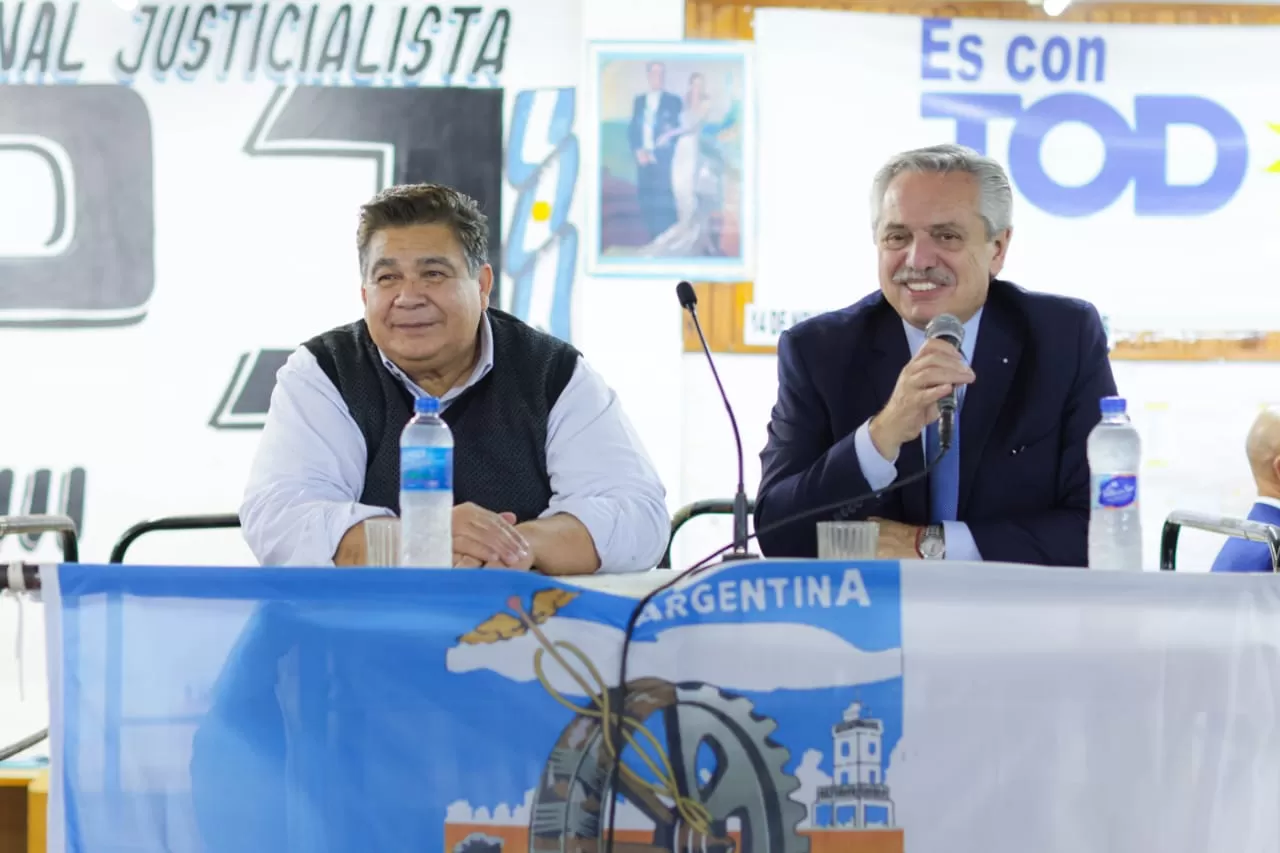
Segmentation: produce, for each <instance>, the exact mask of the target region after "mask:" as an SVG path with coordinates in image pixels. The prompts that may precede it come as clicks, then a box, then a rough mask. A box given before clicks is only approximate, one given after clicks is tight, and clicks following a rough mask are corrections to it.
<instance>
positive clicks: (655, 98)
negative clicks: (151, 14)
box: [644, 91, 662, 153]
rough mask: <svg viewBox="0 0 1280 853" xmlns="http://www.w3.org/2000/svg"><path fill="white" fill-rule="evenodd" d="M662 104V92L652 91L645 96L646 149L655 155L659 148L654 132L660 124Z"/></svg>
mask: <svg viewBox="0 0 1280 853" xmlns="http://www.w3.org/2000/svg"><path fill="white" fill-rule="evenodd" d="M660 103H662V92H654V91H650V92H649V93H648V94H646V95H645V96H644V149H645V150H646V151H648V152H649V153H653V149H654V148H657V147H658V146H657V140H656V139H655V138H654V135H653V132H654V130H655V129H656V127H657V122H658V104H660Z"/></svg>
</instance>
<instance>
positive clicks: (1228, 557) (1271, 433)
mask: <svg viewBox="0 0 1280 853" xmlns="http://www.w3.org/2000/svg"><path fill="white" fill-rule="evenodd" d="M1244 450H1245V454H1246V455H1247V456H1248V457H1249V468H1250V469H1251V470H1252V471H1253V482H1254V484H1255V486H1256V487H1257V490H1258V498H1257V500H1256V501H1255V502H1254V504H1253V508H1252V509H1251V510H1249V520H1250V521H1261V522H1263V523H1264V524H1274V525H1277V526H1280V408H1268V409H1263V410H1262V412H1260V413H1259V414H1258V417H1257V418H1256V419H1254V422H1253V427H1252V428H1251V429H1250V430H1249V437H1248V439H1246V440H1245V447H1244ZM1213 571H1215V572H1269V571H1271V549H1270V548H1268V547H1267V546H1266V545H1264V544H1263V543H1261V542H1250V541H1248V540H1246V539H1237V538H1231V539H1228V540H1227V542H1226V544H1225V545H1223V546H1222V550H1221V551H1219V552H1218V558H1217V559H1216V560H1214V561H1213Z"/></svg>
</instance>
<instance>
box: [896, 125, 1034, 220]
mask: <svg viewBox="0 0 1280 853" xmlns="http://www.w3.org/2000/svg"><path fill="white" fill-rule="evenodd" d="M903 172H936V173H940V174H946V173H949V172H965V173H967V174H970V175H973V177H974V178H975V179H976V180H977V181H978V214H979V215H980V216H981V217H982V221H983V222H984V223H985V224H986V227H987V239H988V240H992V239H994V238H995V236H996V235H997V234H999V233H1000V232H1001V231H1003V230H1005V229H1006V228H1009V227H1011V226H1012V225H1013V189H1012V187H1010V186H1009V176H1008V175H1006V174H1005V171H1004V168H1003V167H1002V166H1001V165H1000V164H999V163H997V162H996V161H995V160H992V159H991V158H990V157H984V156H983V155H981V154H979V153H978V152H977V151H974V150H973V149H972V148H966V147H964V146H963V145H954V144H950V143H948V144H944V145H931V146H929V147H928V148H916V149H915V150H913V151H904V152H902V153H901V154H895V155H894V156H893V157H892V158H890V160H889V162H888V163H885V164H884V165H883V166H881V167H880V171H878V172H876V177H875V180H874V181H872V183H871V230H872V231H873V232H875V231H878V230H879V228H880V209H881V207H883V205H884V194H885V192H887V191H888V189H889V184H891V183H892V182H893V179H894V178H896V177H898V175H901V174H902V173H903Z"/></svg>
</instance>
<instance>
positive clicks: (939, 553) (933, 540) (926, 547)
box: [916, 524, 947, 560]
mask: <svg viewBox="0 0 1280 853" xmlns="http://www.w3.org/2000/svg"><path fill="white" fill-rule="evenodd" d="M942 530H943V528H942V525H941V524H930V525H929V526H928V527H922V528H920V532H919V533H917V534H916V553H917V554H919V555H920V556H921V557H922V558H923V559H925V560H941V559H942V558H943V557H945V556H946V555H947V539H946V537H945V536H944V535H943V532H942Z"/></svg>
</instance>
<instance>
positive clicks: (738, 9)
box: [685, 0, 1280, 361]
mask: <svg viewBox="0 0 1280 853" xmlns="http://www.w3.org/2000/svg"><path fill="white" fill-rule="evenodd" d="M757 8H793V9H827V10H834V11H848V12H874V13H880V14H898V15H919V16H923V17H939V18H999V19H1007V20H1029V21H1048V20H1057V21H1069V22H1092V23H1103V24H1210V25H1236V26H1240V25H1254V26H1260V25H1276V24H1280V5H1268V4H1191V3H1186V4H1184V3H1095V2H1077V3H1075V4H1073V5H1072V6H1070V7H1069V8H1068V9H1067V11H1066V12H1064V13H1063V14H1062V15H1060V16H1058V17H1057V18H1050V17H1049V16H1048V15H1046V14H1045V13H1044V12H1043V11H1042V10H1041V9H1040V7H1039V6H1032V5H1030V4H1028V3H1025V2H1020V0H997V2H961V3H938V2H932V0H899V2H887V0H764V2H760V3H754V2H742V0H736V2H735V1H734V0H687V2H686V4H685V38H688V39H730V40H740V41H753V40H754V39H755V32H754V29H753V25H752V22H753V20H754V16H755V11H756V9H757ZM1277 170H1280V165H1278V167H1277ZM696 287H697V291H698V300H699V302H698V310H699V317H700V319H701V321H702V324H703V330H704V331H705V332H706V334H707V337H708V339H709V341H710V343H711V347H712V349H713V350H714V351H716V352H733V353H770V352H773V351H774V350H773V349H772V348H771V347H759V346H748V345H746V344H745V343H744V342H743V325H744V324H743V308H744V306H746V305H748V304H750V302H751V296H752V286H751V283H750V282H739V283H733V284H724V283H719V284H717V283H704V284H699V285H697V286H696ZM724 311H731V312H735V313H734V314H733V315H732V316H729V317H725V316H723V315H721V314H719V313H718V312H724ZM685 325H686V328H685V350H686V351H687V352H695V351H698V350H700V349H701V346H700V344H699V343H698V339H697V337H696V336H694V335H693V329H692V324H691V323H689V321H688V319H687V318H686V320H685ZM713 332H714V334H713ZM1111 357H1112V358H1113V359H1120V360H1141V361H1223V360H1226V361H1235V360H1239V361H1280V333H1274V332H1267V331H1259V332H1258V333H1257V334H1256V335H1254V336H1249V337H1241V336H1237V335H1231V336H1213V335H1206V336H1205V337H1204V338H1201V339H1199V340H1186V339H1183V338H1178V339H1176V340H1174V339H1166V338H1165V337H1163V336H1162V335H1160V334H1158V333H1156V332H1149V331H1143V332H1136V333H1134V334H1133V335H1125V336H1124V337H1122V338H1120V339H1118V340H1116V341H1115V347H1114V349H1113V350H1112V353H1111Z"/></svg>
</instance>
